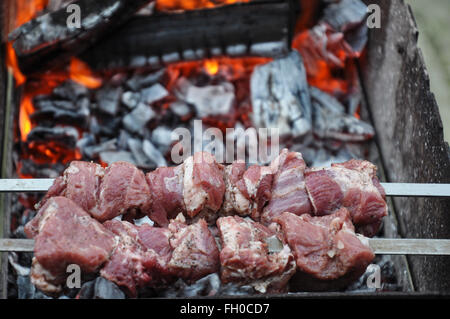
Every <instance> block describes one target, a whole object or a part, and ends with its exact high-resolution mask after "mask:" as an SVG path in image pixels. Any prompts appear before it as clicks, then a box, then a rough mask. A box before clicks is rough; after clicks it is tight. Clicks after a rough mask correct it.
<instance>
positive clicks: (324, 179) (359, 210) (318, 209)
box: [306, 160, 387, 237]
mask: <svg viewBox="0 0 450 319" xmlns="http://www.w3.org/2000/svg"><path fill="white" fill-rule="evenodd" d="M376 170H377V169H376V166H375V165H373V164H372V163H370V162H368V161H361V160H350V161H348V162H345V163H341V164H332V165H331V167H329V168H311V169H309V170H307V171H306V189H307V190H308V194H309V198H310V200H311V203H312V206H313V209H314V214H315V215H327V214H332V213H333V212H335V211H336V210H338V209H339V208H341V207H345V208H347V209H348V210H349V212H350V215H351V218H352V221H353V224H354V225H355V227H356V230H357V231H358V232H360V233H362V234H364V235H366V236H368V237H371V236H373V235H375V234H376V232H377V231H378V228H379V226H380V224H381V220H382V218H383V217H384V216H386V215H387V204H386V201H385V194H384V190H383V188H382V187H381V185H380V183H379V181H378V179H377V177H376Z"/></svg>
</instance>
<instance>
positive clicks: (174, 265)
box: [167, 214, 220, 281]
mask: <svg viewBox="0 0 450 319" xmlns="http://www.w3.org/2000/svg"><path fill="white" fill-rule="evenodd" d="M169 230H170V232H171V237H170V246H171V247H172V249H173V251H172V255H171V258H170V261H169V262H168V264H167V267H168V269H169V271H170V272H171V273H173V274H175V275H176V276H177V277H179V278H183V279H186V280H188V281H193V280H194V281H195V280H197V279H200V278H201V277H203V276H206V275H208V274H211V273H214V272H217V271H219V267H220V262H219V250H218V248H217V244H216V240H215V239H214V236H213V235H212V233H211V232H210V230H209V229H208V225H207V223H206V222H205V220H203V219H199V220H198V221H197V222H196V223H194V224H191V225H187V224H186V223H185V219H184V216H183V215H181V214H180V215H179V216H178V217H177V218H176V219H174V220H172V221H171V222H170V224H169Z"/></svg>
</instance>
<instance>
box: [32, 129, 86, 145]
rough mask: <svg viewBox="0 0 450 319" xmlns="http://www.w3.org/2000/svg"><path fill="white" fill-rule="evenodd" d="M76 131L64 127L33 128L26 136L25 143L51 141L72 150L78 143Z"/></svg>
mask: <svg viewBox="0 0 450 319" xmlns="http://www.w3.org/2000/svg"><path fill="white" fill-rule="evenodd" d="M78 137H79V135H78V130H77V129H75V128H73V127H69V126H65V127H61V126H55V127H42V126H36V127H34V128H33V129H32V130H31V131H30V133H29V134H28V135H27V142H48V141H52V142H55V143H57V144H60V145H62V146H65V147H67V148H70V149H73V148H75V147H76V143H77V141H78Z"/></svg>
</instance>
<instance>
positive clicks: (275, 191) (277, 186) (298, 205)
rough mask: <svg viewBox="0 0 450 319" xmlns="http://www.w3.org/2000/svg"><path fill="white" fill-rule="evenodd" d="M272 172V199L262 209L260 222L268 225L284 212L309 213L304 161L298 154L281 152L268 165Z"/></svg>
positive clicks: (286, 151) (309, 205)
mask: <svg viewBox="0 0 450 319" xmlns="http://www.w3.org/2000/svg"><path fill="white" fill-rule="evenodd" d="M270 167H271V169H272V171H273V172H274V174H275V175H274V179H273V186H272V198H271V200H270V201H269V203H268V205H267V206H266V207H265V208H264V211H263V214H262V216H261V220H262V222H263V223H264V224H270V223H271V222H272V221H273V219H274V218H275V217H277V216H279V215H280V214H282V213H284V212H290V213H292V214H295V215H302V214H309V213H311V204H310V202H309V199H308V194H307V192H306V188H305V178H304V172H305V169H306V164H305V161H304V160H303V157H302V155H301V154H300V153H297V152H289V151H288V150H287V149H284V150H282V151H281V153H280V155H279V156H278V157H277V158H275V159H274V160H273V161H272V163H271V164H270Z"/></svg>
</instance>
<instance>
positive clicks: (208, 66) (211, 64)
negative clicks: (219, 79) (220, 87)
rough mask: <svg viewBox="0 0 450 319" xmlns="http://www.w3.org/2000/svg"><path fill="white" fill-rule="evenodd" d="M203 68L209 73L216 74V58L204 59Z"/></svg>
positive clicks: (217, 67)
mask: <svg viewBox="0 0 450 319" xmlns="http://www.w3.org/2000/svg"><path fill="white" fill-rule="evenodd" d="M205 70H206V72H208V73H209V75H216V74H217V72H218V71H219V62H217V60H205Z"/></svg>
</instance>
